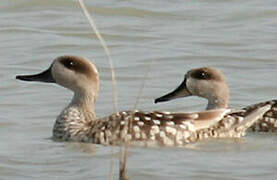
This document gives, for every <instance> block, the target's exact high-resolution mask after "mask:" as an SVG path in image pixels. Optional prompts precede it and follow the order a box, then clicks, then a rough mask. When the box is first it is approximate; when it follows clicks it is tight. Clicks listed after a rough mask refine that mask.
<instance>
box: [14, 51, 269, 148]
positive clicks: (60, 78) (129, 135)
mask: <svg viewBox="0 0 277 180" xmlns="http://www.w3.org/2000/svg"><path fill="white" fill-rule="evenodd" d="M16 78H17V79H19V80H23V81H40V82H47V83H56V84H59V85H61V86H63V87H65V88H68V89H70V90H72V91H73V92H74V96H73V98H72V100H71V102H70V104H69V105H68V106H67V107H66V108H65V109H64V110H63V111H62V112H61V113H60V115H59V116H58V117H57V119H56V121H55V124H54V127H53V139H54V140H60V141H77V142H89V143H97V144H104V145H120V144H121V143H122V142H129V143H130V144H131V145H139V146H182V145H185V144H187V143H191V142H195V141H198V140H200V139H204V138H207V137H239V136H241V135H243V132H244V130H243V129H245V128H247V126H249V125H250V124H252V123H253V122H255V121H256V120H257V119H258V117H260V116H262V114H263V113H264V112H265V111H267V110H268V108H269V106H268V105H266V106H264V107H263V108H258V109H253V110H252V111H251V113H250V114H249V115H248V116H246V117H245V118H242V117H241V116H239V115H237V114H234V113H233V114H232V113H230V110H229V109H227V108H222V109H216V110H209V111H204V112H196V113H170V112H157V111H154V112H141V111H136V110H135V111H123V112H119V113H115V114H112V115H110V116H108V117H104V118H96V116H95V112H94V103H95V100H96V97H97V94H98V90H99V75H98V71H97V69H96V67H95V66H94V65H93V64H92V63H91V62H90V61H89V60H87V59H85V58H82V57H78V56H61V57H58V58H56V59H55V60H54V62H53V63H52V64H51V66H50V68H49V69H48V70H46V71H43V72H42V73H39V74H35V75H20V76H17V77H16ZM222 119H226V121H228V122H229V121H230V122H232V121H236V122H239V123H237V124H236V126H233V125H232V127H231V128H229V127H228V128H226V127H225V126H226V125H228V123H225V124H223V126H221V125H217V124H220V122H221V121H222ZM245 124H246V125H245ZM218 127H221V128H222V129H221V130H220V131H217V130H216V129H215V128H218ZM232 128H233V129H232ZM218 129H220V128H218ZM198 130H202V131H201V132H199V131H198ZM234 132H235V133H234Z"/></svg>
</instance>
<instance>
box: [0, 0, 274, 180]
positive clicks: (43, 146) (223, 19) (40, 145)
mask: <svg viewBox="0 0 277 180" xmlns="http://www.w3.org/2000/svg"><path fill="white" fill-rule="evenodd" d="M85 3H86V5H87V6H88V9H89V11H90V13H91V14H92V15H93V17H94V20H95V21H96V24H97V25H98V27H99V29H100V31H101V33H102V35H103V36H104V38H105V40H106V41H107V44H108V47H109V49H110V51H111V54H112V57H113V59H114V61H115V66H116V76H117V80H118V100H119V101H118V106H119V110H126V109H133V108H134V104H135V101H136V97H137V94H138V91H139V88H140V87H141V84H142V82H143V79H144V76H145V74H146V72H147V71H149V64H151V62H152V60H154V64H153V66H152V68H151V70H150V73H149V76H148V78H147V81H146V88H145V89H144V92H143V95H142V97H141V99H140V104H139V106H138V108H139V109H141V110H147V111H150V110H170V111H196V110H202V109H204V107H205V103H206V101H205V100H203V99H200V98H197V97H190V98H187V99H178V100H176V101H174V102H170V103H161V104H158V105H154V104H153V99H154V98H157V97H159V96H160V95H163V94H164V93H166V92H169V91H171V90H172V89H173V88H175V87H176V86H177V85H178V84H179V83H180V82H181V80H182V79H183V75H184V73H185V72H186V71H188V70H189V69H191V68H196V67H202V66H213V67H216V68H219V69H220V70H222V71H223V72H224V73H225V74H226V76H227V79H228V82H229V85H230V89H231V102H230V103H231V106H233V107H237V108H239V107H243V106H246V105H249V104H252V103H255V102H259V101H264V100H269V99H273V98H276V95H277V92H276V90H277V83H276V79H277V74H276V67H277V60H276V57H277V34H276V32H277V1H276V0H265V1H260V0H251V1H250V0H246V1H239V0H227V1H218V0H210V1H203V0H199V1H192V0H188V1H181V0H173V1H154V0H142V1H141V0H131V1H124V0H113V1H95V2H92V1H85ZM0 25H1V26H0V42H1V43H0V54H1V58H0V78H1V83H0V85H1V86H0V99H1V101H0V107H1V111H0V118H1V120H0V179H18V180H19V179H20V180H22V179H26V180H27V179H28V180H29V179H42V180H44V179H45V180H46V179H47V180H48V179H57V180H59V179H72V180H73V179H108V176H109V171H110V164H111V157H112V156H111V148H110V147H105V146H100V145H87V144H78V143H61V142H53V141H52V140H51V139H50V137H51V133H52V126H53V124H54V121H55V118H56V116H57V115H58V114H59V112H60V111H61V110H62V109H63V107H64V106H65V105H66V104H67V103H68V102H69V101H70V99H71V96H72V93H71V92H69V91H68V90H66V89H64V88H61V87H57V86H55V85H49V84H42V83H24V82H18V81H16V80H15V76H16V74H29V73H37V72H40V71H42V70H44V69H46V68H48V67H49V65H50V64H51V62H52V60H53V59H54V58H55V57H57V56H60V55H64V54H72V55H80V56H85V57H87V58H89V59H90V60H91V61H92V62H94V64H95V65H96V66H97V67H98V69H99V72H100V78H101V83H100V86H101V89H100V94H99V98H98V101H97V104H96V113H97V115H98V116H105V115H109V114H110V113H112V111H113V105H112V86H111V84H112V83H111V80H110V69H109V64H108V61H107V58H106V56H105V53H104V51H103V49H102V47H101V46H100V44H99V42H98V40H97V39H96V37H95V35H94V34H93V33H92V32H91V29H90V27H89V25H88V23H87V20H86V18H85V17H84V15H83V13H82V11H81V9H80V7H79V5H78V3H77V1H75V0H47V1H38V0H1V4H0ZM276 144H277V135H276V134H272V133H269V134H265V133H249V134H248V136H247V137H245V138H243V139H240V140H218V141H217V140H209V141H205V142H200V143H197V144H193V145H190V146H188V147H186V148H161V149H159V148H154V149H144V148H131V149H130V150H129V151H130V152H129V158H128V173H129V176H130V178H131V179H150V180H156V179H192V180H199V179H205V180H207V179H213V180H214V179H220V180H222V179H226V180H227V179H228V180H229V179H233V180H237V179H243V180H250V179H251V180H253V179H257V180H260V179H264V180H265V179H276V178H277V173H276V172H277V156H276V150H277V146H276ZM114 151H115V153H116V155H115V157H114V160H115V163H116V165H117V164H118V163H117V159H118V158H117V157H118V151H119V150H118V148H115V149H114ZM117 168H118V167H117V166H116V167H115V170H116V171H115V172H114V174H115V177H116V178H117V175H118V171H117Z"/></svg>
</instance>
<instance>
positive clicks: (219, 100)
mask: <svg viewBox="0 0 277 180" xmlns="http://www.w3.org/2000/svg"><path fill="white" fill-rule="evenodd" d="M187 96H199V97H203V98H205V99H207V100H208V105H207V107H206V109H207V110H211V109H219V108H227V107H228V103H229V88H228V84H227V82H226V79H225V76H224V74H223V73H222V72H221V71H219V70H217V69H215V68H212V67H202V68H197V69H192V70H190V71H189V72H187V73H186V75H185V78H184V81H183V82H182V83H181V85H180V86H178V87H177V88H176V89H175V90H173V91H172V92H171V93H168V94H166V95H164V96H162V97H160V98H157V99H156V100H155V103H158V102H163V101H169V100H172V99H176V98H180V97H187ZM265 105H270V106H271V108H270V109H269V110H268V111H267V112H266V113H265V114H264V115H263V116H262V117H261V118H259V120H258V121H257V122H256V123H254V124H253V125H252V126H251V128H250V129H251V130H253V131H265V132H267V131H273V132H274V131H277V100H271V101H266V102H262V103H258V104H254V105H251V106H247V107H245V108H243V109H242V111H240V112H237V115H240V116H242V117H245V116H246V115H248V114H249V112H251V111H252V110H254V109H258V108H259V107H264V106H265Z"/></svg>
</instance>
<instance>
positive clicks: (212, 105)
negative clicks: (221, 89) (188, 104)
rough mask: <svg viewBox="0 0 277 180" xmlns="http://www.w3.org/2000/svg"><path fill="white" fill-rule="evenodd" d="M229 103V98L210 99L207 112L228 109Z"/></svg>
mask: <svg viewBox="0 0 277 180" xmlns="http://www.w3.org/2000/svg"><path fill="white" fill-rule="evenodd" d="M228 101H229V100H228V98H215V99H208V105H207V107H206V110H211V109H221V108H227V107H228Z"/></svg>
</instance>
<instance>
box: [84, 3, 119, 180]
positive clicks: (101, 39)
mask: <svg viewBox="0 0 277 180" xmlns="http://www.w3.org/2000/svg"><path fill="white" fill-rule="evenodd" d="M78 2H79V4H80V6H81V8H82V10H83V13H84V15H85V16H86V18H87V20H88V22H89V24H90V26H91V28H92V30H93V32H94V33H95V35H96V37H97V38H98V39H99V41H100V44H101V45H102V47H103V49H104V50H105V53H106V56H107V58H108V60H109V64H110V69H111V78H112V88H113V106H114V112H118V107H117V86H116V78H115V71H114V64H113V60H112V57H111V54H110V51H109V49H108V46H107V45H106V42H105V40H104V38H103V37H102V36H101V34H100V32H99V31H98V29H97V27H96V25H95V23H94V21H93V19H92V17H91V15H90V14H89V12H88V10H87V8H86V6H85V4H84V2H83V0H78ZM111 153H112V159H111V167H110V172H109V179H110V180H113V179H114V177H113V172H114V148H113V146H112V152H111Z"/></svg>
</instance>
